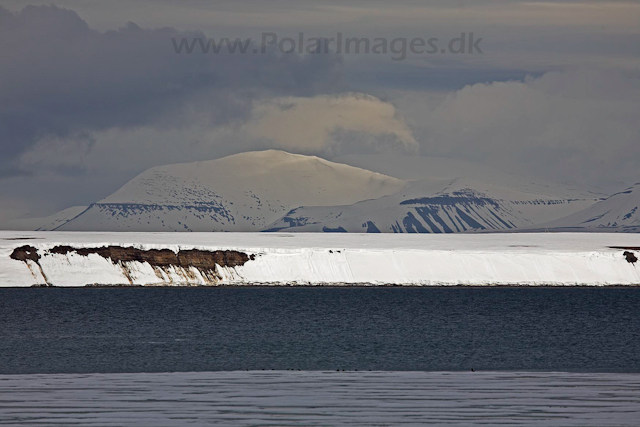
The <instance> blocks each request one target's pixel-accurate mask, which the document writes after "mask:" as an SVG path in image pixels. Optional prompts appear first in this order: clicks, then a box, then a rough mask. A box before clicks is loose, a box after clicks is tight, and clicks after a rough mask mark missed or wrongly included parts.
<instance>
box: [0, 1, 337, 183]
mask: <svg viewBox="0 0 640 427" xmlns="http://www.w3.org/2000/svg"><path fill="white" fill-rule="evenodd" d="M176 37H177V38H181V37H204V35H203V34H201V33H198V32H191V33H185V32H178V31H177V30H175V29H172V28H162V29H154V30H149V29H143V28H140V27H139V26H137V25H135V24H133V23H129V24H127V25H126V26H125V27H123V28H121V29H119V30H117V31H108V32H105V33H101V32H97V31H94V30H92V29H91V28H89V26H88V25H87V24H86V22H85V21H83V20H82V19H81V18H80V17H79V16H78V15H77V14H76V13H75V12H74V11H72V10H67V9H62V8H58V7H55V6H27V7H25V8H24V9H22V10H21V11H20V12H16V13H12V12H10V11H8V10H6V9H2V8H0V69H1V70H2V71H1V74H0V152H1V153H2V155H1V156H0V170H2V171H4V173H3V175H5V176H6V175H7V174H11V173H13V172H14V170H13V169H12V161H13V160H15V158H16V157H17V156H19V155H20V154H21V153H23V152H24V151H25V150H27V149H28V148H29V147H31V146H33V144H35V143H36V142H37V141H38V140H39V139H41V138H43V137H62V138H67V137H76V138H77V137H78V135H82V134H83V133H84V132H86V131H95V130H103V129H108V128H112V127H117V128H126V127H134V126H139V125H153V126H163V125H171V126H178V125H179V124H180V123H181V121H183V120H185V119H186V117H185V115H188V114H200V115H206V117H207V118H208V120H210V121H211V122H212V123H213V124H219V123H227V122H230V121H234V120H243V119H245V118H246V117H248V113H249V110H250V104H251V101H252V100H253V99H256V98H260V97H262V96H268V95H280V94H282V95H312V94H315V93H318V92H331V91H332V89H331V88H333V90H335V88H336V82H337V81H338V80H339V79H340V75H341V61H340V58H338V57H335V56H332V55H321V56H320V55H319V56H315V57H314V56H310V57H306V58H301V57H299V56H296V55H284V56H283V55H276V54H274V53H266V54H259V55H253V54H229V53H219V54H202V53H193V54H190V55H187V54H176V53H175V52H174V49H173V46H172V43H171V38H176Z"/></svg>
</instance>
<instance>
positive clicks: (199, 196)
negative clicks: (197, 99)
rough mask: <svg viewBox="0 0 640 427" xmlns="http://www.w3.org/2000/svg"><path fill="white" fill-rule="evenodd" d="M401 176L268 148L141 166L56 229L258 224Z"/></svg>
mask: <svg viewBox="0 0 640 427" xmlns="http://www.w3.org/2000/svg"><path fill="white" fill-rule="evenodd" d="M405 185H406V182H405V181H403V180H400V179H397V178H392V177H389V176H385V175H382V174H379V173H375V172H370V171H367V170H363V169H360V168H356V167H352V166H348V165H344V164H338V163H332V162H329V161H327V160H323V159H320V158H318V157H312V156H303V155H295V154H289V153H286V152H283V151H276V150H267V151H259V152H248V153H241V154H237V155H233V156H229V157H225V158H222V159H217V160H211V161H205V162H196V163H188V164H175V165H168V166H160V167H155V168H152V169H149V170H147V171H146V172H143V173H142V174H140V175H139V176H137V177H136V178H134V179H133V180H131V181H130V182H128V183H127V184H125V185H124V186H123V187H122V188H121V189H119V190H118V191H116V192H115V193H113V194H112V195H110V196H108V197H107V198H105V199H103V200H101V201H99V202H98V203H95V204H93V205H91V206H90V207H89V208H88V209H87V210H86V211H85V212H83V213H82V214H81V215H79V216H77V217H76V218H74V219H73V220H71V221H69V222H67V223H64V224H63V225H61V226H60V227H59V228H57V230H77V231H82V230H87V231H88V230H101V231H127V230H131V231H133V230H135V231H161V230H166V231H259V230H262V229H263V228H264V227H266V226H267V225H269V224H270V223H272V222H273V221H275V220H277V219H278V218H280V217H282V215H284V214H285V213H286V212H287V211H289V210H290V209H291V208H292V207H296V206H301V205H307V206H327V205H344V204H352V203H356V202H358V201H361V200H366V199H375V198H379V197H382V196H385V195H389V194H393V193H395V192H397V191H398V190H400V189H402V188H404V187H405Z"/></svg>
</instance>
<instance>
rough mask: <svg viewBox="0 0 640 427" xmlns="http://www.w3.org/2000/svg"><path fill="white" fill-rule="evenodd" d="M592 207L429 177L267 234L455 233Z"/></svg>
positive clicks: (303, 213) (296, 219)
mask: <svg viewBox="0 0 640 427" xmlns="http://www.w3.org/2000/svg"><path fill="white" fill-rule="evenodd" d="M593 203H594V200H593V199H591V198H576V199H567V198H562V197H557V196H555V197H554V196H548V195H544V194H534V193H528V192H522V191H518V190H514V189H510V188H503V187H497V186H494V185H491V184H485V183H482V182H479V181H474V182H470V181H467V180H463V179H453V180H444V179H438V178H427V179H423V180H420V181H415V182H412V183H410V184H409V185H408V186H407V188H406V189H404V190H403V191H400V192H398V193H396V194H393V195H390V196H385V197H381V198H379V199H376V200H366V201H363V202H359V203H356V204H353V205H350V206H335V207H306V206H305V207H301V208H297V209H293V210H292V211H290V212H288V213H287V215H285V216H284V217H283V218H282V219H280V220H279V221H276V222H275V223H273V224H271V226H270V227H269V230H270V231H285V230H286V231H311V232H319V231H325V232H361V233H362V232H383V233H384V232H394V233H457V232H463V231H499V230H511V229H516V228H521V227H529V226H532V225H534V224H537V223H540V222H544V221H548V220H550V219H554V218H559V217H562V216H564V215H567V214H568V213H572V212H575V211H577V210H580V209H583V208H585V207H586V206H590V205H592V204H593Z"/></svg>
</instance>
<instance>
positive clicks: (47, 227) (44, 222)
mask: <svg viewBox="0 0 640 427" xmlns="http://www.w3.org/2000/svg"><path fill="white" fill-rule="evenodd" d="M85 210H87V207H86V206H73V207H71V208H67V209H64V210H61V211H60V212H58V213H55V214H53V215H51V216H47V217H44V218H24V219H15V220H13V221H10V222H8V223H5V224H2V229H4V230H35V231H51V230H55V229H56V228H58V227H60V226H62V225H64V224H66V223H67V222H69V221H70V220H72V219H73V218H75V217H76V216H78V215H80V214H81V213H82V212H84V211H85Z"/></svg>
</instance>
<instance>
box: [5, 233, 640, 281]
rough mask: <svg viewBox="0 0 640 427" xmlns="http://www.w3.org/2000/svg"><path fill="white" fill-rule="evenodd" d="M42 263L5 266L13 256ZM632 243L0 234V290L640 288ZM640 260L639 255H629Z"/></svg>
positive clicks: (551, 236)
mask: <svg viewBox="0 0 640 427" xmlns="http://www.w3.org/2000/svg"><path fill="white" fill-rule="evenodd" d="M23 245H28V246H31V247H34V248H36V249H37V251H38V254H39V255H40V259H39V260H38V262H37V263H35V262H34V261H31V260H27V261H18V260H14V259H11V258H10V255H11V253H12V252H13V250H14V249H15V248H17V247H20V246H23ZM57 245H67V246H71V247H73V248H82V247H85V248H96V247H103V246H108V245H114V246H121V247H135V248H138V249H142V250H149V249H171V250H173V251H175V252H177V251H178V250H181V249H201V250H211V251H213V250H236V251H241V252H244V253H246V254H247V255H252V256H254V259H252V260H249V261H247V262H246V263H244V265H239V266H235V267H228V266H218V267H216V268H215V270H216V271H215V276H217V278H215V279H214V280H212V279H211V277H205V276H206V275H203V274H201V273H202V272H201V271H198V270H197V269H196V268H183V267H175V268H174V267H169V268H163V269H161V270H160V269H158V268H157V267H154V266H151V265H149V264H148V263H146V262H137V261H136V262H127V263H126V265H123V264H122V263H117V262H112V261H111V259H109V258H104V257H102V256H100V255H98V254H93V253H92V254H89V255H87V256H83V255H79V254H77V253H75V252H71V253H66V254H60V253H56V254H51V253H47V250H48V249H51V248H53V247H54V246H57ZM613 246H616V247H623V248H635V247H640V235H636V234H620V233H513V234H511V233H500V234H343V233H321V234H315V233H304V234H302V233H300V234H285V233H105V232H16V231H0V286H14V287H20V286H32V285H43V284H50V285H54V286H84V285H246V284H269V285H295V284H297V285H423V286H440V285H442V286H445V285H469V286H485V285H514V286H515V285H521V286H536V285H541V286H554V285H556V286H603V285H626V286H628V285H639V284H640V270H639V267H638V263H632V262H629V261H628V260H627V257H625V255H624V252H625V251H627V249H619V248H612V247H613ZM628 250H629V251H631V252H632V253H634V254H635V255H637V256H638V257H639V258H640V251H638V250H635V249H628Z"/></svg>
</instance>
